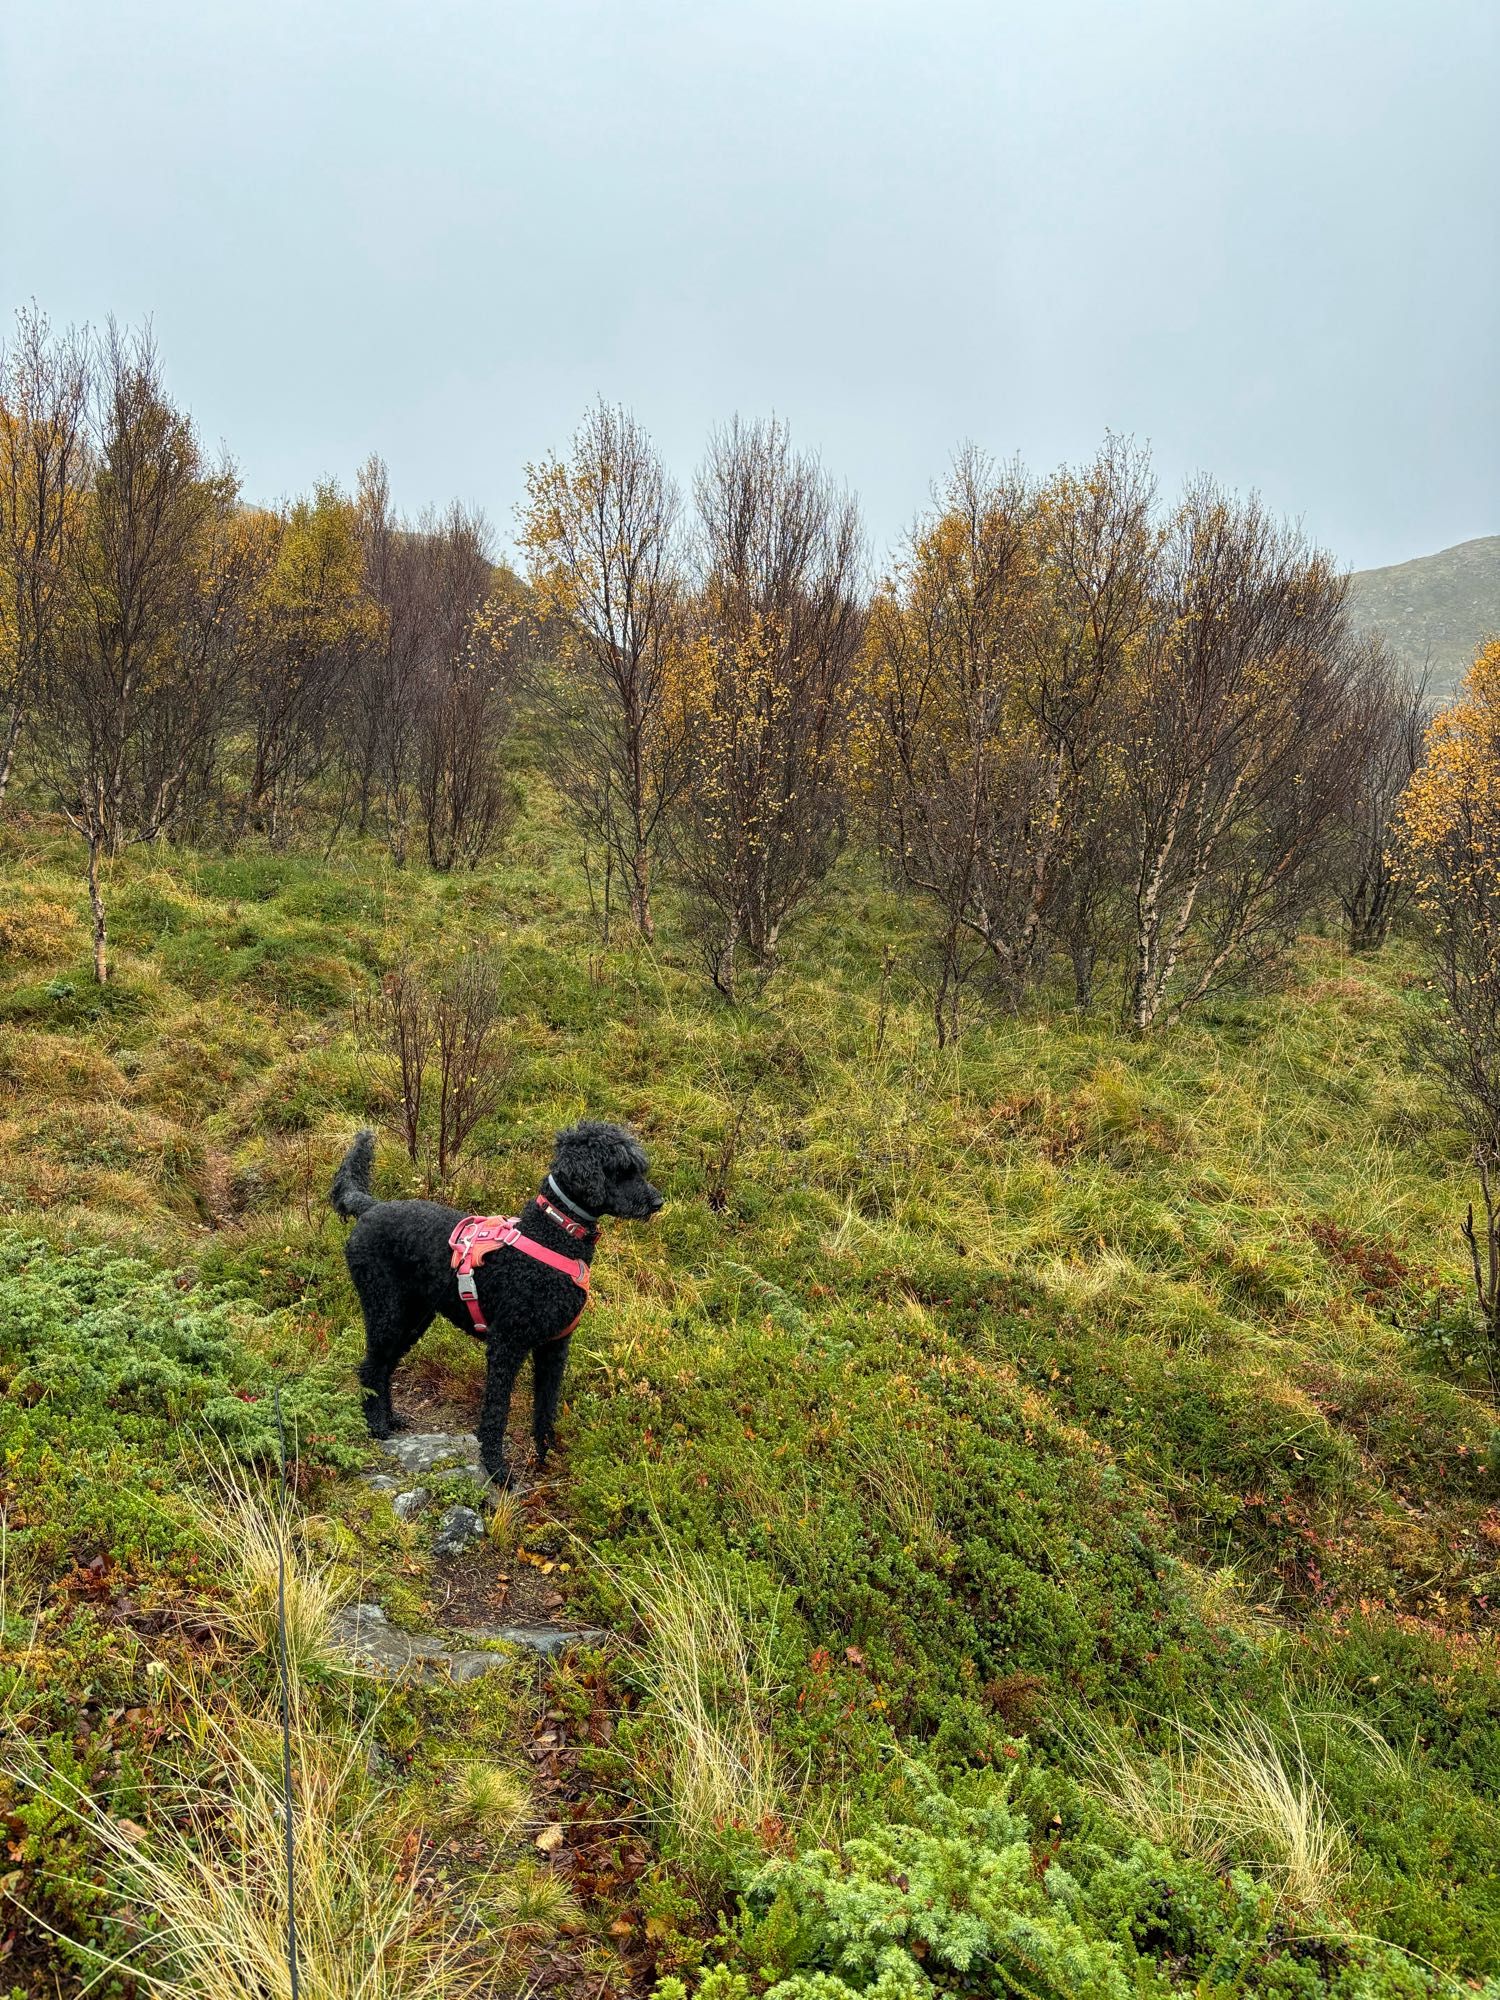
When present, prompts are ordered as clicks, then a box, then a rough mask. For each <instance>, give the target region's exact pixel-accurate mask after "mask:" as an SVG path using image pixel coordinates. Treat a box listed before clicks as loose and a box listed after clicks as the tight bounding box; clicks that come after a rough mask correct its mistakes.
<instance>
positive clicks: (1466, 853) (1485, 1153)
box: [1396, 639, 1500, 1388]
mask: <svg viewBox="0 0 1500 2000" xmlns="http://www.w3.org/2000/svg"><path fill="white" fill-rule="evenodd" d="M1396 831H1397V841H1398V850H1397V866H1398V867H1399V869H1400V870H1401V872H1402V874H1403V876H1404V877H1405V879H1406V880H1407V881H1408V882H1409V883H1410V885H1411V888H1412V891H1413V893H1414V894H1415V897H1416V900H1417V903H1418V905H1419V907H1420V908H1421V910H1422V912H1423V914H1424V916H1425V917H1426V920H1427V925H1428V931H1429V936H1430V938H1431V941H1432V945H1433V949H1434V953H1435V957H1436V963H1437V975H1438V984H1439V987H1440V988H1441V991H1442V996H1443V1003H1444V1004H1443V1009H1442V1013H1441V1015H1440V1017H1439V1018H1438V1020H1437V1021H1436V1022H1435V1023H1434V1024H1433V1027H1432V1029H1431V1032H1430V1033H1429V1034H1428V1035H1427V1037H1426V1038H1425V1053H1426V1055H1427V1057H1428V1059H1429V1061H1430V1062H1431V1063H1432V1065H1433V1067H1434V1068H1435V1069H1436V1070H1437V1072H1438V1074H1439V1075H1440V1076H1441V1077H1442V1079H1443V1081H1444V1082H1445V1084H1446V1085H1447V1087H1448V1090H1449V1093H1450V1095H1451V1097H1452V1100H1453V1103H1454V1105H1455V1107H1456V1108H1457V1110H1458V1112H1459V1115H1460V1117H1461V1118H1462V1119H1463V1122H1464V1125H1465V1127H1466V1128H1467V1130H1468V1133H1469V1136H1470V1139H1471V1140H1472V1141H1473V1146H1474V1161H1475V1165H1476V1167H1477V1169H1478V1173H1479V1185H1480V1191H1481V1195H1482V1198H1483V1202H1484V1222H1483V1223H1482V1224H1477V1223H1476V1222H1475V1218H1474V1210H1473V1208H1472V1206H1471V1207H1470V1209H1469V1213H1468V1217H1467V1220H1466V1221H1465V1224H1464V1235H1465V1238H1466V1239H1467V1241H1468V1245H1469V1253H1470V1257H1471V1260H1472V1264H1473V1272H1474V1288H1475V1293H1476V1295H1477V1298H1478V1301H1479V1307H1480V1311H1481V1313H1482V1314H1483V1316H1484V1323H1485V1330H1486V1334H1487V1343H1486V1353H1485V1359H1486V1363H1487V1367H1488V1370H1489V1375H1490V1383H1491V1387H1492V1388H1493V1387H1495V1386H1497V1384H1500V639H1491V640H1490V641H1489V642H1488V643H1487V644H1485V645H1483V646H1481V647H1480V649H1479V652H1478V655H1477V656H1476V658H1475V661H1474V664H1473V666H1472V667H1471V668H1470V669H1469V673H1468V676H1467V678H1466V679H1465V681H1464V683H1463V686H1462V688H1461V689H1460V690H1459V694H1458V698H1457V700H1456V701H1455V702H1453V704H1452V705H1451V706H1450V707H1448V708H1446V709H1443V710H1442V711H1441V712H1440V713H1439V714H1438V715H1437V716H1436V717H1435V718H1434V719H1433V721H1432V724H1431V726H1430V727H1429V729H1428V731H1427V755H1426V758H1425V760H1424V761H1423V763H1422V766H1421V768H1420V769H1419V770H1418V771H1417V773H1416V775H1415V776H1414V777H1413V778H1412V781H1411V783H1410V784H1409V785H1408V786H1407V788H1406V791H1405V793H1404V794H1403V795H1402V800H1401V806H1400V810H1399V812H1398V815H1397V823H1396ZM1481 1236H1482V1238H1483V1240H1482V1241H1481Z"/></svg>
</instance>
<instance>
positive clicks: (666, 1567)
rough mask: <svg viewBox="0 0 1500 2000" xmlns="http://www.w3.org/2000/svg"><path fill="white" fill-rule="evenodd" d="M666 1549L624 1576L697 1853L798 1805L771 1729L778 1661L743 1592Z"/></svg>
mask: <svg viewBox="0 0 1500 2000" xmlns="http://www.w3.org/2000/svg"><path fill="white" fill-rule="evenodd" d="M662 1549H663V1554H662V1555H661V1557H660V1558H659V1559H658V1560H656V1561H654V1562H651V1563H649V1564H647V1565H645V1566H644V1567H643V1568H641V1569H640V1570H638V1571H636V1572H634V1573H633V1574H632V1575H631V1576H630V1577H629V1578H621V1577H616V1579H615V1581H616V1582H617V1583H619V1584H621V1585H622V1587H623V1588H624V1590H625V1592H626V1594H627V1596H628V1597H629V1598H630V1600H631V1602H632V1604H633V1606H634V1609H635V1612H636V1615H637V1616H638V1618H639V1619H640V1621H641V1625H642V1627H643V1630H644V1634H645V1637H644V1640H643V1641H642V1643H641V1644H640V1645H639V1647H638V1648H637V1654H636V1670H637V1675H638V1678H639V1680H640V1683H641V1685H642V1687H643V1689H644V1691H645V1693H646V1694H647V1696H648V1697H649V1699H650V1702H651V1707H652V1712H653V1714H654V1717H655V1720H656V1726H657V1729H658V1731H659V1734H660V1739H661V1742H662V1746H663V1750H664V1764H665V1784H664V1791H665V1798H664V1800H663V1805H664V1808H665V1811H666V1813H667V1815H668V1816H669V1817H670V1819H671V1821H672V1823H673V1825H674V1827H675V1830H676V1832H677V1834H678V1836H679V1838H680V1840H681V1842H682V1843H683V1845H684V1847H685V1848H686V1849H687V1850H688V1851H689V1853H692V1854H697V1855H700V1856H707V1855H709V1854H711V1853H712V1851H713V1850H714V1849H716V1848H717V1847H718V1846H719V1845H720V1844H721V1843H722V1841H723V1840H724V1838H725V1836H726V1835H728V1834H731V1833H734V1832H736V1831H744V1832H749V1833H757V1832H759V1833H762V1834H764V1833H765V1832H767V1831H768V1830H770V1829H773V1828H779V1827H780V1826H781V1825H782V1824H783V1823H784V1821H785V1820H786V1818H787V1817H788V1815H789V1814H790V1813H791V1811H792V1809H793V1804H794V1801H793V1795H792V1791H791V1789H790V1787H789V1785H788V1780H787V1774H786V1772H785V1769H784V1767H783V1765H782V1763H781V1760H780V1758H779V1756H778V1754H777V1751H776V1748H775V1745H774V1743H773V1740H772V1736H771V1731H770V1726H769V1724H770V1717H769V1711H770V1706H771V1701H772V1697H773V1694H774V1690H775V1676H774V1673H773V1670H772V1666H771V1662H770V1660H769V1658H768V1656H767V1653H766V1651H765V1649H764V1646H763V1644H762V1643H761V1642H760V1638H759V1635H758V1633H757V1632H756V1630H755V1627H754V1624H753V1623H752V1621H751V1619H750V1617H749V1616H748V1612H747V1607H746V1605H745V1603H744V1600H743V1597H742V1594H741V1593H740V1592H739V1591H738V1590H737V1589H736V1587H735V1585H734V1583H733V1582H732V1580H731V1579H730V1578H728V1577H727V1576H726V1575H724V1573H723V1572H722V1571H720V1570H718V1569H716V1568H714V1566H713V1565H712V1564H710V1563H709V1562H707V1561H705V1560H704V1559H703V1558H702V1557H701V1556H696V1555H689V1554H685V1553H684V1552H683V1551H682V1550H681V1549H679V1548H678V1547H677V1546H676V1544H674V1543H673V1542H671V1541H670V1540H667V1539H666V1538H665V1537H664V1538H663V1541H662Z"/></svg>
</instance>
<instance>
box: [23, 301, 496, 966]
mask: <svg viewBox="0 0 1500 2000" xmlns="http://www.w3.org/2000/svg"><path fill="white" fill-rule="evenodd" d="M524 643H525V621H524V619H523V617H522V615H521V603H520V585H519V580H518V579H515V578H513V577H510V576H508V574H507V573H506V572H504V571H503V570H498V569H497V567H496V565H495V562H494V557H493V551H492V548H491V541H490V534H489V530H488V528H487V526H486V524H485V522H484V521H483V519H482V518H481V517H479V516H478V515H476V514H472V513H469V512H467V511H466V510H464V509H463V508H460V507H457V506H454V507H452V508H450V509H449V510H448V511H447V512H446V513H444V514H441V515H428V516H424V517H423V518H422V519H421V520H419V521H417V522H407V521H404V520H402V519H400V518H399V517H398V516H397V515H396V514H395V513H394V512H393V510H392V507H391V503H390V493H389V485H388V481H387V478H386V474H385V470H384V467H383V466H382V465H381V463H380V461H379V460H378V459H372V460H371V461H370V463H369V464H368V465H366V466H365V468H364V469H363V471H362V472H361V474H360V478H359V484H358V489H357V492H356V493H355V494H354V495H353V496H352V497H350V496H347V495H345V494H343V493H341V492H340V491H339V490H338V489H337V488H336V487H335V486H333V485H324V486H320V487H318V488H317V489H316V490H315V491H314V492H313V493H312V494H310V495H308V496H305V497H302V498H299V499H296V500H293V501H290V502H288V503H287V504H285V505H282V506H278V507H258V506H249V505H247V504H245V502H244V501H243V500H242V498H241V495H240V491H239V484H238V480H237V477H236V475H235V472H234V469H233V467H232V466H231V465H230V464H228V463H227V462H214V461H212V460H211V459H210V458H209V457H208V455H207V453H206V452H205V451H204V449H203V446H202V444H201V442H200V440H199V438H198V436H197V433H196V431H195V429H194V426H193V423H192V421H191V419H190V417H189V416H188V415H187V413H186V412H184V411H183V410H181V409H179V408H178V407H177V406H176V405H175V404H174V403H173V402H172V400H171V398H170V397H169V396H168V394H167V392H166V389H165V387H164V384H163V379H162V372H161V365H160V360H159V357H158V355H157V352H156V349H155V347H154V344H153V342H152V340H151V338H150V336H149V334H148V333H133V334H132V333H126V332H122V331H121V330H120V329H119V328H117V327H114V326H111V327H109V328H108V329H107V331H106V332H105V333H104V334H103V335H102V336H99V337H94V336H91V335H89V334H86V333H84V334H79V333H72V332H69V333H65V334H61V335H55V334H53V332H52V331H51V329H50V328H49V327H48V325H47V323H46V321H45V320H44V319H43V318H42V317H41V315H40V314H39V313H37V312H35V311H31V312H27V313H23V314H22V315H21V316H20V320H19V325H18V330H17V336H16V339H15V341H14V342H13V344H12V345H11V346H10V347H9V348H8V349H6V351H5V353H4V355H3V360H0V704H3V707H0V803H3V801H4V797H5V794H6V791H7V789H8V788H9V786H10V784H11V782H12V777H13V773H14V771H15V769H16V765H17V757H18V754H19V753H22V752H24V755H25V758H26V763H27V767H28V770H29V772H30V774H31V776H32V777H33V778H34V781H35V783H36V785H37V787H38V788H39V790H40V792H41V794H42V796H43V797H44V798H46V799H47V801H48V802H49V803H50V804H51V805H52V806H53V807H54V808H55V809H56V810H57V811H58V812H59V813H60V814H61V815H62V816H63V818H64V819H66V821H67V822H68V824H69V825H71V826H72V827H73V828H74V829H75V831H76V832H77V833H78V834H79V836H80V838H81V839H82V841H83V843H84V848H85V852H86V855H87V876H88V885H89V896H90V902H91V907H92V911H93V921H94V959H95V970H96V974H97V976H98V977H99V979H100V980H101V981H102V980H103V979H104V978H105V977H106V972H107V958H106V920H105V910H104V900H103V891H102V886H101V872H100V871H101V863H102V862H104V861H105V860H107V859H108V858H109V857H111V856H113V855H117V854H119V853H120V852H121V851H122V850H123V849H124V848H125V847H127V846H129V845H131V844H133V843H136V842H142V841H147V842H149V841H155V840H159V839H161V838H163V837H164V836H167V835H170V836H172V837H173V838H175V839H178V840H183V841H189V842H191V841H218V842H236V841H240V840H243V839H246V838H250V837H260V838H264V839H265V840H267V841H269V842H270V843H272V844H273V845H277V846H283V845H287V844H289V843H291V842H293V841H295V840H298V839H303V838H317V839H319V840H321V841H323V842H324V843H325V844H331V843H332V842H333V841H335V840H336V839H337V838H338V836H339V833H340V832H341V831H342V830H343V829H344V828H346V827H351V828H357V829H358V830H359V831H360V832H361V833H369V832H371V831H372V830H374V831H378V833H379V834H380V835H381V836H382V837H383V838H384V839H385V841H386V843H387V845H388V846H389V848H390V850H391V852H392V854H393V855H394V856H395V857H396V859H397V860H398V861H404V860H406V859H407V858H408V855H409V854H410V853H413V852H418V853H420V855H421V856H422V858H424V859H425V860H426V861H427V862H428V863H429V865H431V866H432V867H434V868H439V869H449V868H453V867H456V866H459V865H463V864H468V865H473V864H474V863H476V862H477V861H478V860H479V859H480V858H481V857H482V856H483V855H484V853H486V852H487V851H488V849H489V848H490V847H491V846H492V844H493V843H494V841H495V840H496V838H497V837H498V835H499V834H500V832H501V831H502V830H503V827H504V823H505V820H506V817H507V813H508V811H509V810H510V807H511V788H510V786H509V784H508V782H507V780H506V777H505V774H504V770H503V767H502V752H503V745H504V739H505V734H506V730H507V728H508V726H509V723H510V718H511V714H512V711H513V706H514V689H515V686H516V684H517V678H518V662H519V656H520V653H521V650H522V648H523V646H524Z"/></svg>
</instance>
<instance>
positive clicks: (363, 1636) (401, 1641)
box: [333, 1604, 604, 1681]
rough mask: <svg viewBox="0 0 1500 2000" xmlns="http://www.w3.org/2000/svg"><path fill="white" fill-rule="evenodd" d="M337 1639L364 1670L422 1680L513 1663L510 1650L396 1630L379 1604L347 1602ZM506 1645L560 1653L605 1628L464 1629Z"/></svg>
mask: <svg viewBox="0 0 1500 2000" xmlns="http://www.w3.org/2000/svg"><path fill="white" fill-rule="evenodd" d="M333 1636H334V1643H335V1644H336V1645H337V1646H338V1648H339V1650H340V1652H342V1653H344V1654H345V1655H346V1656H347V1657H348V1658H349V1660H350V1661H351V1662H352V1663H353V1664H354V1665H355V1666H357V1667H359V1668H361V1669H362V1670H363V1671H364V1672H366V1673H369V1674H376V1675H380V1676H383V1677H387V1678H399V1677H402V1676H408V1675H410V1676H414V1677H415V1678H417V1679H419V1680H438V1679H442V1678H444V1677H445V1676H446V1677H451V1678H452V1679H453V1680H455V1681H472V1680H477V1679H478V1677H479V1676H480V1675H481V1674H493V1673H499V1672H502V1671H503V1670H504V1669H505V1668H506V1667H508V1666H509V1665H511V1664H512V1656H511V1655H510V1654H509V1653H491V1652H483V1651H480V1650H479V1648H478V1647H474V1646H463V1645H458V1644H450V1643H449V1641H448V1640H446V1639H443V1638H440V1637H439V1636H438V1634H437V1633H435V1632H422V1633H411V1632H398V1631H397V1630H396V1628H395V1626H394V1625H392V1624H391V1623H390V1621H389V1620H388V1619H387V1617H386V1615H385V1613H384V1612H383V1611H382V1610H381V1608H380V1606H379V1605H378V1604H349V1605H346V1606H345V1607H344V1609H343V1610H342V1611H340V1612H339V1613H338V1614H337V1616H336V1617H335V1618H334V1621H333ZM463 1636H464V1637H466V1638H470V1639H483V1640H488V1641H489V1642H490V1643H492V1644H493V1643H496V1642H498V1643H500V1644H502V1645H505V1646H508V1647H515V1646H524V1647H526V1648H527V1649H528V1650H530V1651H531V1652H534V1653H542V1654H549V1653H560V1652H562V1651H563V1650H564V1649H565V1648H566V1647H568V1646H576V1645H582V1644H585V1643H597V1641H599V1640H600V1639H602V1638H603V1637H604V1634H603V1633H602V1632H598V1631H593V1630H590V1629H583V1630H579V1631H571V1632H570V1631H564V1630H562V1629H561V1628H560V1627H557V1626H550V1625H547V1626H531V1625H486V1626H481V1627H479V1628H478V1629H477V1630H475V1631H473V1632H468V1633H465V1634H464V1635H463Z"/></svg>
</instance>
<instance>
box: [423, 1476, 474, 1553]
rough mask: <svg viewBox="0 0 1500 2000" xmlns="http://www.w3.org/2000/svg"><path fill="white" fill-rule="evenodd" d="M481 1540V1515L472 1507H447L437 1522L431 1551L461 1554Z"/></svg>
mask: <svg viewBox="0 0 1500 2000" xmlns="http://www.w3.org/2000/svg"><path fill="white" fill-rule="evenodd" d="M418 1490H419V1491H420V1489H418ZM423 1497H424V1498H425V1497H426V1496H425V1495H424V1496H423ZM483 1540H484V1519H483V1516H482V1515H479V1514H476V1513H475V1511H474V1509H473V1508H472V1507H449V1508H447V1509H446V1510H445V1511H444V1513H443V1516H442V1519H441V1520H440V1521H439V1522H438V1529H437V1534H436V1536H435V1537H434V1538H433V1544H432V1553H433V1554H434V1555H435V1556H461V1555H462V1554H463V1552H464V1550H465V1549H469V1548H472V1547H473V1546H474V1544H475V1542H482V1541H483Z"/></svg>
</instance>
